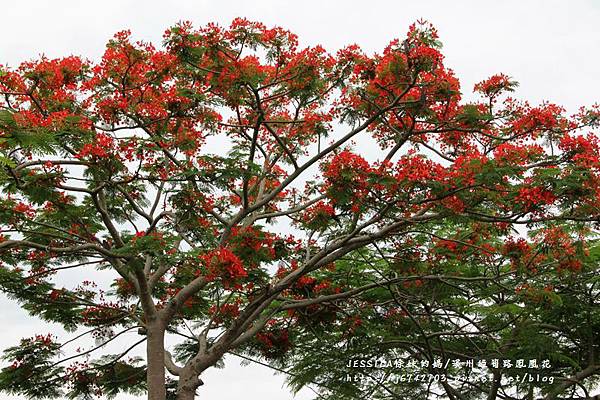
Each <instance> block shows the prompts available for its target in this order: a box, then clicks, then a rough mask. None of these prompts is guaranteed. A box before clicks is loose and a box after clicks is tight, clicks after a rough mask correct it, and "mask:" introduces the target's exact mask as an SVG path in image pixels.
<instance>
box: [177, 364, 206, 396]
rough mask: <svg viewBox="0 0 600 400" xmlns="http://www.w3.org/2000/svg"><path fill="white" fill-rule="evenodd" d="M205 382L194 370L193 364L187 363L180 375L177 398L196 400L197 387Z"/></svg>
mask: <svg viewBox="0 0 600 400" xmlns="http://www.w3.org/2000/svg"><path fill="white" fill-rule="evenodd" d="M203 384H204V383H203V382H202V380H201V379H200V378H199V377H198V374H197V373H195V372H194V368H193V367H192V366H191V365H186V366H185V367H183V369H182V370H181V374H180V375H179V383H178V384H177V400H194V399H195V398H196V389H198V387H199V386H202V385H203Z"/></svg>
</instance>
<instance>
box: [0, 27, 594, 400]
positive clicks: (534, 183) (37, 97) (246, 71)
mask: <svg viewBox="0 0 600 400" xmlns="http://www.w3.org/2000/svg"><path fill="white" fill-rule="evenodd" d="M439 48H440V44H439V42H438V40H437V34H436V31H435V29H434V28H433V27H431V26H430V25H428V24H427V23H424V22H419V23H417V24H415V25H413V26H412V27H411V28H410V29H409V32H408V35H407V37H406V39H404V40H403V41H400V40H394V41H392V42H391V43H390V45H389V46H388V47H386V48H385V50H384V51H383V53H382V54H375V55H372V56H369V55H366V54H364V53H363V52H362V51H361V50H360V49H359V48H358V47H357V46H350V47H347V48H344V49H342V50H340V51H339V52H338V53H337V54H336V55H335V56H333V55H330V54H328V53H327V52H326V51H325V50H324V49H322V48H321V47H312V48H299V47H298V43H297V38H296V36H295V35H293V34H292V33H290V32H288V31H285V30H283V29H281V28H267V27H265V26H263V25H262V24H260V23H255V22H249V21H247V20H244V19H237V20H235V21H233V23H232V24H231V26H230V27H229V28H228V29H224V28H221V27H219V26H216V25H208V26H206V27H204V28H201V29H198V30H194V29H193V28H192V26H191V25H190V24H188V23H182V24H179V25H177V26H175V27H173V28H172V29H170V30H168V31H167V32H166V33H165V41H164V48H162V49H156V48H155V47H154V46H153V45H151V44H148V43H143V42H133V41H132V40H131V39H130V34H129V32H121V33H118V34H117V35H115V37H114V39H113V40H111V41H110V42H109V43H108V45H107V48H106V52H105V54H104V56H103V57H102V60H101V61H100V62H99V63H91V62H87V61H83V60H81V59H80V58H77V57H73V56H71V57H67V58H63V59H56V60H50V59H46V58H41V59H40V60H37V61H31V62H25V63H23V64H21V66H19V67H18V68H16V69H6V68H4V69H2V70H1V71H2V72H1V73H0V91H1V93H2V94H3V100H2V101H1V103H0V107H1V111H0V135H1V137H0V138H1V142H0V150H1V151H2V156H1V158H0V162H1V163H2V167H3V169H2V175H1V182H2V187H3V194H2V198H1V199H0V223H1V229H2V236H0V256H1V259H2V262H3V267H2V269H1V270H0V273H1V275H2V276H1V277H0V285H1V287H2V290H3V291H4V292H6V293H8V294H9V295H10V296H11V297H13V298H15V299H16V300H17V301H19V302H20V304H21V305H22V306H23V307H24V308H25V309H26V310H27V311H29V312H30V313H31V314H32V315H36V316H39V317H41V318H43V319H45V320H47V321H53V322H58V323H60V324H62V325H63V326H64V328H65V329H67V330H70V331H74V332H76V333H75V337H74V338H73V339H72V340H69V341H67V342H63V343H58V342H57V340H56V338H55V337H53V336H52V335H37V336H34V337H32V338H27V339H23V341H22V342H21V343H20V344H19V345H17V346H15V347H11V348H9V349H7V351H6V353H5V357H6V359H7V360H8V361H9V362H10V363H11V364H10V365H9V366H7V367H5V368H4V369H3V370H2V372H1V375H0V388H1V389H3V390H5V391H8V392H11V393H22V394H25V395H26V396H28V397H31V398H43V397H59V396H63V395H65V394H66V395H67V396H69V397H79V396H84V397H92V396H102V395H105V396H112V395H115V394H117V393H119V392H120V391H129V392H134V393H138V392H139V393H142V392H145V391H147V392H148V398H149V399H152V400H159V399H165V398H166V397H170V398H178V399H192V398H194V397H195V394H196V390H197V388H198V387H199V386H200V385H201V384H202V381H201V380H200V378H199V376H200V375H201V374H202V373H203V371H205V370H206V369H208V368H210V367H213V366H216V365H218V364H219V363H220V360H221V359H222V357H223V355H225V354H227V353H228V352H234V351H238V350H239V351H242V350H244V351H247V352H251V353H253V354H260V355H261V356H263V357H266V358H268V359H269V360H274V361H275V360H278V362H280V363H282V362H285V360H286V357H287V356H288V355H289V354H290V350H292V349H294V348H295V347H296V346H299V345H301V344H302V343H303V342H302V341H303V340H305V339H306V332H307V331H306V329H312V327H313V326H314V324H315V323H316V322H320V323H327V324H329V326H334V327H336V329H342V330H346V331H347V332H348V334H351V333H352V332H355V330H356V329H357V327H358V326H360V325H361V319H360V318H361V314H362V312H361V311H360V310H356V309H353V308H346V309H343V308H342V309H339V308H338V305H340V304H342V303H343V302H348V304H356V303H355V302H356V301H364V300H363V299H361V298H359V295H361V293H365V292H368V291H371V290H373V289H378V290H377V291H374V292H373V293H375V294H378V295H379V294H381V295H382V296H383V297H382V299H381V301H383V302H385V301H388V300H389V299H390V297H389V296H390V295H391V294H390V293H395V291H396V290H397V288H398V287H399V286H397V285H395V284H396V283H398V282H405V281H406V277H405V275H403V274H399V273H398V271H396V270H395V268H396V267H393V265H395V264H393V263H388V262H387V261H388V260H389V257H390V256H389V254H390V252H399V254H402V253H406V254H407V255H406V257H408V258H407V259H408V260H411V259H412V260H413V261H415V260H417V255H418V253H419V252H420V251H421V250H420V247H422V246H425V247H427V241H428V240H432V238H434V237H435V236H433V235H438V233H436V232H438V231H439V230H440V229H442V228H443V227H447V228H448V229H455V228H456V229H458V227H459V226H479V227H480V228H478V229H480V230H482V231H483V232H486V231H490V232H495V230H503V232H509V231H510V227H512V226H514V225H522V224H536V223H538V222H540V223H541V222H543V221H556V222H572V223H573V224H574V226H575V227H576V228H577V229H579V231H581V233H582V234H583V233H585V234H587V235H590V234H591V233H589V232H584V231H585V229H587V228H588V227H587V225H586V221H597V220H598V200H599V196H598V194H599V188H600V185H599V182H600V181H599V179H598V154H599V153H598V151H599V150H598V143H597V140H596V138H595V136H593V135H592V134H590V135H588V136H582V135H579V134H578V132H580V130H581V129H582V128H584V127H589V126H595V125H596V122H597V119H598V110H597V108H595V109H591V110H585V109H582V110H581V111H580V112H579V113H578V114H577V115H575V116H573V117H566V116H565V115H563V114H564V111H563V110H562V109H561V108H560V107H558V106H556V105H553V104H542V105H540V106H538V107H531V106H529V105H528V104H527V103H523V102H518V101H516V100H512V99H507V100H505V101H500V100H499V95H501V93H502V92H506V91H511V90H513V88H514V87H515V86H516V84H515V82H513V81H511V80H510V79H509V78H508V77H506V76H504V75H497V76H494V77H492V78H490V79H489V80H487V81H484V82H482V83H481V84H479V85H477V86H476V90H477V91H478V92H480V93H481V94H482V95H483V96H484V99H485V100H484V101H482V102H480V103H474V104H463V103H461V102H460V98H461V95H460V91H459V89H460V88H459V83H458V80H457V79H456V78H455V77H454V75H453V73H452V71H451V70H449V69H446V68H445V67H444V65H443V62H442V61H443V57H442V55H441V53H440V51H439ZM355 139H356V140H358V139H360V140H361V143H363V144H364V146H369V145H372V146H373V147H374V148H375V147H376V144H377V145H379V150H378V152H377V154H376V155H373V154H371V155H369V154H367V152H363V154H362V155H361V154H358V153H357V152H356V151H353V150H352V144H353V141H354V140H355ZM579 231H578V232H579ZM457 232H458V231H457ZM457 232H455V233H454V234H458V233H457ZM418 233H420V234H422V236H419V238H418V240H417V238H415V235H417V234H418ZM445 233H446V232H445ZM448 234H452V231H449V233H448ZM491 235H492V237H495V236H494V235H495V234H493V233H492V234H491ZM505 235H506V234H505ZM438 236H439V235H438ZM440 237H443V236H440ZM500 237H502V236H500ZM499 240H500V239H499ZM430 247H431V246H430ZM480 247H483V248H485V246H484V245H483V244H482V245H481V246H480ZM489 251H490V252H491V251H492V250H491V249H490V250H489ZM411 254H412V255H411ZM511 254H512V253H510V252H509V253H507V254H505V255H504V256H505V257H509V256H510V255H511ZM357 257H366V259H367V260H370V261H369V265H374V266H376V268H375V267H374V268H372V269H369V268H365V267H364V266H363V265H364V263H362V262H358V263H355V262H354V261H353V260H357V259H358V258H357ZM398 257H399V259H403V258H406V257H404V256H398ZM411 257H412V258H411ZM348 260H350V262H348ZM419 265H420V266H422V267H423V268H425V266H426V265H427V264H420V263H419ZM498 265H501V264H498ZM578 265H579V264H577V263H576V262H573V263H571V264H568V265H567V266H566V267H565V268H567V269H570V270H577V267H578ZM416 266H417V265H414V266H411V263H410V262H408V264H407V265H405V266H403V267H402V268H409V269H410V268H416ZM431 267H432V268H433V267H434V266H433V265H431ZM92 271H93V272H92ZM380 271H381V272H380ZM419 272H420V273H426V274H429V272H428V271H419ZM443 272H444V274H446V273H448V272H449V271H443ZM459 274H460V270H459ZM104 280H109V281H110V282H111V284H110V286H105V285H103V282H104ZM417 282H421V284H422V283H423V280H419V281H416V280H415V282H414V284H415V285H417ZM380 288H389V289H391V290H386V291H384V292H382V291H381V290H379V289H380ZM405 289H406V290H409V289H410V290H412V291H413V292H414V291H415V290H416V289H415V288H405ZM405 289H400V290H405ZM471 290H474V291H478V290H479V287H478V286H477V287H474V288H472V289H471ZM411 293H412V292H411ZM464 299H466V300H469V299H470V298H469V296H466V297H464ZM334 302H335V303H334ZM457 302H459V301H458V300H457ZM459 303H460V302H459ZM459 305H460V304H459ZM398 306H400V304H398ZM466 306H467V305H466V304H464V302H463V304H462V307H466ZM363 311H364V310H363ZM463 315H468V313H467V311H465V312H464V313H463ZM132 330H134V331H137V332H138V333H139V334H140V338H139V340H138V341H136V342H133V343H131V342H128V343H124V344H123V345H122V348H120V350H119V351H118V352H117V353H116V354H103V355H102V356H100V355H98V354H97V353H107V352H108V351H107V348H108V347H107V345H108V346H110V345H112V344H115V343H121V342H122V340H121V339H122V338H123V337H126V336H125V334H126V333H127V332H129V331H132ZM87 335H92V336H93V337H94V338H95V339H96V342H97V345H96V346H95V347H91V348H84V349H74V352H73V353H72V355H71V354H68V353H69V352H68V350H70V348H72V347H73V346H74V343H75V342H74V341H75V340H77V339H81V338H84V337H85V336H87ZM167 336H168V337H175V338H178V339H181V340H180V341H179V342H178V344H177V345H174V346H172V347H171V348H170V349H167V348H166V346H165V338H166V337H167ZM169 340H170V339H169ZM144 342H145V346H146V357H145V358H144V359H141V358H135V357H131V356H130V355H129V354H130V352H131V351H132V350H133V349H134V348H135V347H136V346H138V345H141V344H142V343H144ZM169 343H171V342H169ZM464 345H465V346H467V345H468V343H466V342H465V344H464ZM236 349H238V350H236ZM165 370H167V371H168V376H167V375H166V372H165Z"/></svg>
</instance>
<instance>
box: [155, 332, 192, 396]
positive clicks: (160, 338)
mask: <svg viewBox="0 0 600 400" xmlns="http://www.w3.org/2000/svg"><path fill="white" fill-rule="evenodd" d="M164 340H165V330H164V329H163V327H162V326H149V327H148V342H147V344H146V357H147V362H148V371H147V372H146V380H147V383H148V400H165V398H166V396H167V392H166V387H165V343H164ZM192 399H193V397H192Z"/></svg>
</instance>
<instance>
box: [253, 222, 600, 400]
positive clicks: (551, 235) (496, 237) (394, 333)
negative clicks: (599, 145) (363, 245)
mask: <svg viewBox="0 0 600 400" xmlns="http://www.w3.org/2000/svg"><path fill="white" fill-rule="evenodd" d="M577 225H579V223H577V224H563V225H556V223H555V222H552V223H549V224H546V226H544V227H542V228H540V229H538V230H536V231H535V233H534V234H533V235H534V237H533V238H532V239H533V240H525V239H523V238H518V239H515V238H510V237H508V238H507V237H506V233H507V232H506V231H505V230H504V229H502V230H494V229H488V228H484V227H483V226H482V225H481V224H480V223H478V222H476V223H472V224H457V223H446V224H445V225H442V226H438V227H431V229H430V230H427V231H422V232H413V233H408V234H407V235H405V236H403V237H402V238H401V239H400V240H399V241H395V242H393V243H390V244H389V246H388V247H387V248H386V249H387V250H388V251H383V250H382V253H377V254H372V253H369V252H366V251H364V250H363V251H361V252H356V253H355V254H353V255H352V256H351V257H348V256H346V257H345V260H343V262H342V261H340V262H339V265H344V266H346V268H347V269H348V270H350V268H351V270H352V272H353V273H354V274H356V276H358V275H361V276H371V277H372V279H378V278H379V277H381V276H388V277H394V279H395V280H396V282H395V283H392V284H389V285H385V286H382V287H379V288H377V289H375V290H372V291H369V292H365V293H363V294H362V295H361V296H358V297H356V298H354V299H352V301H351V302H347V303H333V304H329V303H326V304H324V305H323V306H321V307H320V308H317V309H316V310H314V311H313V312H321V313H322V312H323V311H322V310H323V307H325V305H327V306H328V307H330V308H333V309H334V310H335V312H336V313H338V314H345V315H348V316H352V321H353V324H352V325H351V326H350V327H349V326H344V325H342V324H336V323H333V322H332V321H331V320H327V321H315V320H313V319H311V320H308V321H303V322H302V323H298V325H297V326H296V327H295V331H296V342H297V343H298V346H295V347H294V348H292V349H291V350H290V351H289V352H288V353H287V355H286V357H285V359H284V360H281V359H276V360H268V361H269V362H270V363H277V366H279V367H284V368H286V370H285V372H286V373H287V375H288V382H289V383H290V384H291V386H292V388H294V389H295V390H298V389H300V388H302V387H304V386H305V385H316V387H317V388H319V394H320V396H319V398H323V399H353V398H364V399H400V398H407V397H410V398H415V399H434V398H445V399H547V400H550V399H559V398H561V399H562V398H569V399H577V398H581V399H583V398H592V397H591V394H593V389H594V388H596V387H597V382H598V375H599V374H600V365H598V359H597V354H598V350H599V349H598V344H599V339H600V337H599V336H600V334H599V333H598V332H600V329H599V328H600V326H599V321H600V318H599V312H600V307H598V297H599V295H600V291H599V289H598V268H599V267H598V259H599V256H600V247H598V244H597V242H595V241H593V240H592V241H588V240H582V239H581V237H580V236H579V235H578V234H577V233H576V232H580V229H581V226H577ZM392 249H393V250H392ZM400 278H401V279H400ZM354 279H358V278H357V277H355V278H354ZM379 279H380V278H379ZM390 280H391V279H390ZM300 315H304V314H303V313H301V314H300ZM299 320H300V317H299ZM249 354H250V355H253V356H260V354H257V353H255V352H253V351H252V350H250V351H249ZM267 359H268V357H267ZM375 360H379V363H378V364H376V362H375ZM519 360H520V361H519ZM530 360H532V361H530ZM282 361H283V362H282ZM349 361H351V363H349ZM381 361H386V364H383V363H382V362H381ZM505 361H509V362H510V364H509V365H506V363H505ZM369 362H370V365H369V364H368V363H369ZM519 362H521V363H522V365H519ZM469 363H471V364H469Z"/></svg>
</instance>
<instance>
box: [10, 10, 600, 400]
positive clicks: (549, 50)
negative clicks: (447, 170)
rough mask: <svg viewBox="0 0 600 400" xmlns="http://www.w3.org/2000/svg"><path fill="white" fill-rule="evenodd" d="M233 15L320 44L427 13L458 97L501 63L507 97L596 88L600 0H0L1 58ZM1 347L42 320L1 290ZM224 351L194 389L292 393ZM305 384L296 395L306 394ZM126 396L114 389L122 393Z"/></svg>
mask: <svg viewBox="0 0 600 400" xmlns="http://www.w3.org/2000/svg"><path fill="white" fill-rule="evenodd" d="M235 17H247V18H249V19H252V20H259V21H261V22H263V23H265V24H267V25H279V26H282V27H284V28H288V29H290V30H292V31H294V32H295V33H297V34H298V35H299V37H300V41H301V45H315V44H321V45H323V46H324V47H325V48H326V49H328V50H330V51H331V52H335V50H337V49H338V48H340V47H343V46H345V45H347V44H351V43H357V44H359V45H360V46H361V47H362V48H363V49H365V50H366V51H368V52H374V51H377V52H379V51H381V50H382V49H383V48H384V47H385V45H386V44H387V43H388V42H389V41H390V40H391V39H393V38H395V37H403V36H404V35H405V33H406V30H407V28H408V26H409V25H410V24H411V23H412V22H414V21H415V20H417V19H419V18H425V19H428V20H429V21H431V22H432V23H434V25H436V26H437V28H438V30H439V34H440V38H441V40H442V41H443V43H444V48H443V53H444V54H445V56H446V61H445V63H446V65H447V66H448V67H450V68H452V69H454V71H455V72H456V75H457V76H458V77H459V79H460V80H461V86H462V89H463V92H464V93H465V97H466V98H467V99H468V98H469V95H468V94H469V92H470V91H471V89H472V87H473V84H474V83H476V82H478V81H480V80H482V79H484V78H486V77H488V76H490V75H492V74H495V73H498V72H503V73H505V74H507V75H510V76H512V77H513V78H514V79H516V80H518V81H519V82H520V84H521V85H520V87H519V89H518V91H517V93H516V95H515V96H516V97H519V98H523V99H527V100H529V101H530V102H531V103H533V104H535V103H539V102H541V101H544V100H548V101H551V102H555V103H557V104H560V105H563V106H565V107H566V108H567V110H568V111H569V112H575V111H576V109H577V108H578V107H579V106H581V105H591V104H593V103H596V102H598V101H599V100H600V99H599V98H600V96H599V94H598V92H599V89H600V78H598V76H597V74H598V72H597V71H598V65H599V61H600V54H599V52H598V50H599V49H600V35H599V28H598V21H600V1H593V0H588V1H584V0H579V1H577V0H572V1H524V0H521V1H490V0H488V1H483V0H476V1H460V0H455V1H444V0H440V1H423V0H412V1H401V0H396V1H377V0H368V1H365V0H361V1H355V0H345V1H339V0H336V1H326V0H318V1H314V0H304V1H299V0H295V1H288V0H264V1H258V0H255V1H243V0H239V1H227V0H219V1H208V0H201V1H191V0H190V1H156V0H147V1H131V0H102V1H75V0H73V1H65V0H52V1H41V0H37V1H32V0H29V1H25V0H21V1H4V2H2V5H1V6H0V26H1V29H2V35H1V36H0V65H2V64H3V65H9V66H16V65H18V64H19V62H21V61H23V60H27V59H31V58H35V57H37V56H38V55H39V54H42V53H43V54H45V55H47V56H48V57H51V58H53V57H61V56H66V55H70V54H75V55H80V56H83V57H85V58H88V59H91V60H95V59H98V58H99V56H100V55H101V54H102V52H103V50H104V46H105V44H106V41H107V40H108V39H109V38H110V37H111V36H112V35H113V34H114V33H115V32H116V31H119V30H122V29H131V30H132V32H133V35H134V37H135V38H137V39H143V40H146V41H153V42H154V43H156V44H159V43H160V41H161V37H162V33H163V31H164V30H165V29H166V28H167V27H169V26H171V25H173V24H174V23H175V22H177V21H179V20H190V21H192V22H193V23H194V24H195V25H196V26H198V25H203V24H205V23H207V22H218V23H220V24H222V25H228V24H229V22H230V21H231V20H232V19H233V18H235ZM0 307H1V308H2V317H1V320H0V322H1V323H0V349H2V348H5V347H8V346H10V345H14V344H16V343H17V341H18V338H20V337H22V336H30V335H31V334H33V333H38V332H48V331H49V329H50V330H51V329H52V328H51V327H48V326H45V325H44V324H41V323H40V322H38V321H34V320H32V319H30V318H29V317H27V316H26V315H25V313H23V312H22V311H20V310H19V308H18V307H17V306H16V305H14V304H13V303H11V302H9V301H7V300H5V299H0ZM237 364H238V362H237V360H235V359H234V358H230V359H228V363H227V367H226V368H225V369H224V370H211V371H209V372H207V373H206V374H205V375H204V376H203V379H204V381H205V382H206V385H205V386H204V387H202V388H201V391H200V396H199V398H201V399H207V400H208V399H219V400H233V399H238V398H241V397H243V398H246V399H263V400H291V399H292V398H293V397H292V395H291V394H289V392H288V391H287V390H286V388H285V387H282V384H283V378H282V377H281V376H276V377H273V376H272V374H271V372H270V371H269V370H268V369H266V368H263V367H259V366H251V367H240V366H238V365H237ZM311 394H312V393H311V392H310V391H308V390H307V391H303V392H301V393H300V394H299V395H298V396H296V399H298V400H304V399H310V398H312V397H311ZM126 398H131V397H126V396H122V397H121V396H119V400H121V399H126Z"/></svg>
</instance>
